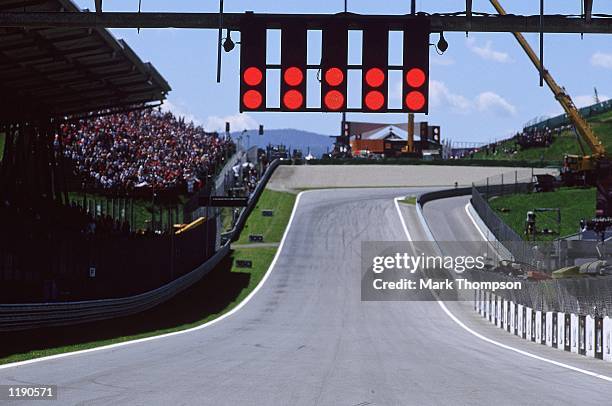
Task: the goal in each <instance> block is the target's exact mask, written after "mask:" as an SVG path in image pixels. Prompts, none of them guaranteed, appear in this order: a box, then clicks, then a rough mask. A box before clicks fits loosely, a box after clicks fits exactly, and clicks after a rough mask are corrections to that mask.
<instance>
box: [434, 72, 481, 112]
mask: <svg viewBox="0 0 612 406" xmlns="http://www.w3.org/2000/svg"><path fill="white" fill-rule="evenodd" d="M429 102H430V104H431V106H432V107H445V106H446V107H450V108H451V109H452V110H453V111H455V112H459V113H467V112H469V110H470V109H471V107H472V104H471V102H470V101H469V100H468V99H467V98H466V97H464V96H462V95H460V94H455V93H453V92H451V91H450V90H449V89H448V87H447V86H446V85H445V84H444V83H443V82H439V81H437V80H431V81H430V82H429Z"/></svg>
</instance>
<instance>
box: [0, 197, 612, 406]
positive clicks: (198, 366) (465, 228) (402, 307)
mask: <svg viewBox="0 0 612 406" xmlns="http://www.w3.org/2000/svg"><path fill="white" fill-rule="evenodd" d="M417 192H419V190H418V189H407V188H403V189H371V188H368V189H336V190H319V191H309V192H305V193H303V194H302V195H301V197H300V200H299V204H298V206H297V208H296V209H295V213H294V218H293V221H292V224H291V226H290V229H289V231H288V232H287V235H286V238H285V240H284V243H283V244H282V249H281V252H280V254H279V256H278V260H277V261H276V264H275V266H274V268H273V270H272V271H271V273H270V275H269V277H268V279H267V280H266V281H265V283H264V285H263V286H262V288H261V289H260V290H259V291H258V292H257V294H256V295H255V296H253V298H252V299H251V300H250V302H248V304H246V306H244V307H243V308H242V309H241V310H240V311H238V312H237V313H235V314H234V315H232V316H230V317H228V318H226V319H224V320H222V321H220V322H219V323H216V324H214V325H212V326H209V327H206V328H203V329H200V330H197V331H192V332H188V333H185V334H180V335H175V336H172V337H166V338H161V339H156V340H151V341H148V342H143V343H137V344H134V345H128V346H123V347H118V348H113V349H106V350H100V351H95V352H90V353H86V354H80V355H74V356H69V357H64V358H59V359H54V360H45V361H42V362H38V363H32V364H29V365H24V366H18V367H10V368H4V369H0V384H10V383H36V384H57V385H58V389H59V399H60V400H59V404H62V405H64V404H87V405H97V404H112V405H122V404H140V405H169V404H171V405H182V404H185V405H196V404H197V405H237V404H241V405H242V404H244V405H251V404H255V405H360V406H365V405H430V404H441V405H450V404H453V405H454V404H470V405H491V404H496V405H506V404H507V405H517V404H522V405H530V404H538V405H548V404H555V405H558V404H574V405H576V404H580V405H587V404H599V405H602V404H609V402H610V398H611V395H612V383H611V382H607V381H605V380H603V379H600V378H597V377H593V376H589V375H586V374H584V373H581V372H578V371H572V370H569V369H567V368H564V367H561V366H558V365H553V364H551V363H549V362H545V361H542V360H539V359H535V358H530V357H528V356H524V355H521V354H518V353H516V352H513V351H510V350H507V349H504V348H500V347H499V346H497V345H493V344H491V343H488V342H485V341H483V340H482V339H479V338H477V337H475V336H474V335H473V334H472V333H470V332H468V331H466V330H465V329H464V328H462V327H461V326H459V325H458V324H457V322H456V321H454V320H453V319H452V318H451V317H449V315H448V314H447V313H446V312H444V311H443V309H442V307H441V306H440V305H439V304H438V303H436V302H361V301H360V249H361V241H393V240H396V241H397V240H405V239H406V235H405V233H404V230H403V228H402V225H401V222H400V219H399V216H398V211H397V209H396V206H395V203H394V200H393V198H394V197H396V196H400V195H405V194H408V193H410V194H414V193H417ZM466 202H467V198H453V199H445V200H442V201H436V202H431V203H429V204H427V205H426V206H425V210H424V212H425V216H426V218H427V221H428V222H429V224H430V226H431V230H432V232H433V234H434V236H435V237H436V238H437V239H439V240H453V239H456V240H471V239H478V238H479V234H478V233H477V231H476V229H475V228H474V226H473V225H472V224H471V223H470V220H469V219H468V218H467V216H466V214H465V210H464V206H465V203H466ZM403 215H404V216H405V220H406V225H407V228H408V230H409V232H410V234H411V237H412V238H413V239H414V240H419V239H423V240H424V239H426V234H425V232H424V230H423V229H422V227H421V223H420V222H419V220H418V218H417V216H416V213H415V210H414V208H413V207H405V208H403ZM447 305H448V308H449V309H450V311H451V312H453V314H455V316H456V317H457V318H459V319H461V320H462V321H463V322H464V323H465V324H466V325H467V326H468V327H469V328H471V329H473V330H474V331H477V332H478V333H480V334H482V335H484V336H487V337H491V338H492V339H494V340H497V341H499V342H502V343H504V344H505V345H510V346H513V347H516V348H520V349H522V350H524V351H530V352H531V353H533V354H537V355H538V356H541V357H545V358H547V359H550V360H553V361H557V362H563V363H566V364H569V365H572V366H575V367H578V368H582V369H584V370H587V371H594V372H596V373H599V374H603V375H605V376H612V367H610V365H609V364H607V363H604V362H603V361H598V360H590V359H586V358H585V357H580V356H577V355H573V354H569V353H564V352H562V351H559V350H554V349H550V348H545V347H544V346H541V345H536V344H533V343H529V342H525V341H523V340H520V339H518V338H516V337H512V336H511V335H509V334H508V333H505V332H503V331H499V329H495V328H494V327H492V326H491V325H489V324H488V323H486V322H484V321H481V320H479V319H478V316H476V315H475V314H474V313H472V312H471V311H470V304H458V303H448V304H447ZM15 404H17V405H23V404H24V403H23V402H15Z"/></svg>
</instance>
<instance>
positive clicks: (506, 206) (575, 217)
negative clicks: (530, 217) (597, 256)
mask: <svg viewBox="0 0 612 406" xmlns="http://www.w3.org/2000/svg"><path fill="white" fill-rule="evenodd" d="M595 195H596V193H595V188H588V189H582V188H560V189H558V190H555V191H554V192H548V193H519V194H512V195H508V196H500V197H495V198H491V199H490V200H489V204H490V205H491V207H492V208H493V210H495V212H496V213H497V215H498V216H499V217H501V219H502V220H503V221H504V222H505V223H506V224H508V225H509V226H510V227H512V229H513V230H514V231H516V233H517V234H518V235H521V236H523V238H524V231H525V218H526V217H527V212H528V211H531V210H535V209H536V208H559V209H561V227H560V231H561V232H560V236H561V237H563V236H567V235H570V234H575V233H576V232H578V231H579V229H580V226H579V224H580V220H581V219H590V218H592V217H593V215H594V214H595ZM536 215H537V228H538V229H542V228H550V229H553V230H555V231H556V230H557V227H558V225H557V221H556V214H555V213H550V212H549V213H537V214H536ZM560 236H559V235H554V236H539V237H538V239H540V240H550V239H553V238H557V237H560Z"/></svg>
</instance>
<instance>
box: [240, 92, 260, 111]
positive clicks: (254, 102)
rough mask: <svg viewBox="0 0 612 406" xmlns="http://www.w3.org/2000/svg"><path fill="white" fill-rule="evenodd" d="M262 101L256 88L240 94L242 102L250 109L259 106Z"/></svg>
mask: <svg viewBox="0 0 612 406" xmlns="http://www.w3.org/2000/svg"><path fill="white" fill-rule="evenodd" d="M262 102H263V97H262V96H261V93H259V92H258V91H257V90H249V91H247V92H245V93H244V95H243V96H242V103H243V104H244V105H245V106H246V108H248V109H251V110H253V109H256V108H259V106H261V103H262Z"/></svg>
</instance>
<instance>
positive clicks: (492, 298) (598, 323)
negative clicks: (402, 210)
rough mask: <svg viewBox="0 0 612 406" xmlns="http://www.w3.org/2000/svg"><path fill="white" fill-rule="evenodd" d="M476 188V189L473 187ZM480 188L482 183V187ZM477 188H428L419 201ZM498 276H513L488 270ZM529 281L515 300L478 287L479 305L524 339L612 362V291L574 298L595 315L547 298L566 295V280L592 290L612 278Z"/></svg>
mask: <svg viewBox="0 0 612 406" xmlns="http://www.w3.org/2000/svg"><path fill="white" fill-rule="evenodd" d="M474 189H477V188H476V187H474ZM478 189H481V188H480V187H478ZM474 191H475V190H473V189H472V188H455V189H447V190H438V191H434V192H428V193H424V194H422V195H420V196H419V197H418V198H417V204H418V205H419V206H420V209H422V207H423V205H424V204H425V203H427V202H431V201H433V200H437V199H445V198H450V197H456V196H465V195H469V194H470V193H473V192H474ZM496 191H497V190H496V189H495V188H491V189H490V192H491V195H492V194H493V193H495V192H496ZM476 192H478V191H476ZM480 193H482V190H480ZM478 195H480V194H478ZM470 275H471V278H472V279H475V277H476V275H475V274H473V273H471V274H470ZM494 275H497V276H498V278H499V279H500V280H502V279H503V280H506V279H509V278H510V277H507V276H505V275H501V274H494V273H488V274H487V278H488V280H490V279H491V278H492V277H494ZM466 276H468V275H466ZM524 283H525V284H527V285H528V286H527V289H526V293H524V294H521V295H518V294H517V295H518V296H517V297H516V298H511V299H510V298H507V297H502V296H501V295H499V294H495V293H493V292H490V291H486V290H476V291H474V299H473V302H474V310H475V311H476V312H477V313H479V314H480V315H481V316H482V317H483V318H484V319H486V320H488V321H489V322H490V323H491V324H493V325H495V326H496V327H498V328H500V329H504V330H506V331H507V332H509V333H511V334H514V335H516V336H518V337H521V338H523V339H525V340H530V341H532V342H537V343H540V344H542V345H546V346H549V347H553V348H558V349H560V350H562V351H568V352H573V353H576V354H582V355H585V356H588V357H593V358H598V359H603V360H606V361H612V317H610V316H609V315H604V314H602V313H601V311H600V310H601V309H607V308H608V307H606V305H608V306H609V305H612V303H609V302H610V301H612V298H611V296H612V295H610V294H607V295H606V294H595V295H593V296H596V297H604V296H605V297H607V301H606V302H605V303H595V302H597V300H596V298H592V297H591V298H588V297H580V298H578V297H576V298H575V299H576V303H573V304H572V306H574V307H576V306H577V308H578V309H582V310H587V309H590V310H594V312H593V313H594V314H584V313H583V312H571V311H559V309H562V308H565V309H567V308H574V307H572V306H570V304H569V303H561V301H557V302H555V303H556V306H552V305H551V302H550V300H545V299H550V298H551V297H552V296H554V293H557V296H559V295H560V296H564V295H563V294H562V291H563V290H564V289H565V290H571V288H570V287H568V286H565V284H566V283H568V284H572V283H578V284H589V285H590V288H589V289H588V290H589V291H592V290H593V288H595V286H594V284H596V283H598V284H599V285H598V286H597V287H599V288H601V286H600V285H602V284H603V285H605V286H612V278H607V279H605V280H604V279H600V280H598V281H585V280H578V281H571V280H568V281H565V280H552V281H540V282H528V281H524ZM559 292H561V293H559ZM608 293H609V292H608ZM525 295H526V296H525ZM510 296H511V295H510ZM565 296H567V295H565ZM597 305H599V307H598V306H597ZM547 307H548V308H547ZM554 307H557V308H556V309H555V308H554ZM586 313H588V312H586Z"/></svg>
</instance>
